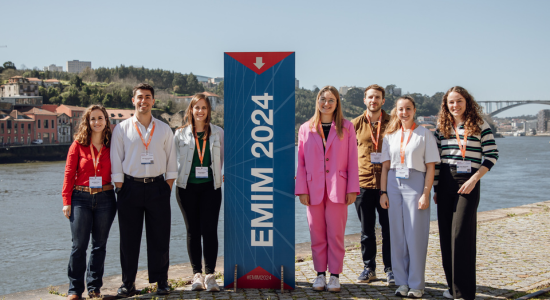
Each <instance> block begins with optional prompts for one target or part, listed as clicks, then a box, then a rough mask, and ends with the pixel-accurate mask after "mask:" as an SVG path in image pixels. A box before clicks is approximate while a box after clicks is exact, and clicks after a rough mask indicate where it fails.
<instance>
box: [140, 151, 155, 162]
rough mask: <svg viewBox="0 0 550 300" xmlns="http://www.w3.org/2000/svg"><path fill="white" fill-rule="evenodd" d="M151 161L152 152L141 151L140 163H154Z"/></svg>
mask: <svg viewBox="0 0 550 300" xmlns="http://www.w3.org/2000/svg"><path fill="white" fill-rule="evenodd" d="M154 163H155V162H154V161H153V154H147V153H141V164H142V165H150V164H154Z"/></svg>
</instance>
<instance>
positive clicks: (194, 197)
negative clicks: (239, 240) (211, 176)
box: [176, 181, 222, 274]
mask: <svg viewBox="0 0 550 300" xmlns="http://www.w3.org/2000/svg"><path fill="white" fill-rule="evenodd" d="M176 197H177V199H178V204H179V206H180V209H181V213H182V214H183V219H184V220H185V228H186V229H187V253H188V254H189V260H190V261H191V267H193V273H202V259H201V258H202V256H203V255H204V267H205V273H206V274H214V271H215V269H216V260H217V258H218V218H219V215H220V207H221V204H222V189H221V188H219V189H214V183H213V182H212V181H210V182H204V183H198V184H193V183H188V184H187V187H186V188H180V187H178V189H177V191H176ZM201 237H202V244H203V245H201ZM202 246H204V248H203V247H202Z"/></svg>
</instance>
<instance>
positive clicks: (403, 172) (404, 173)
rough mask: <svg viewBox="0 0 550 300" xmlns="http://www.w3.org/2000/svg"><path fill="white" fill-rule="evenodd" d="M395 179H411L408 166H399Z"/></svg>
mask: <svg viewBox="0 0 550 300" xmlns="http://www.w3.org/2000/svg"><path fill="white" fill-rule="evenodd" d="M395 177H397V178H401V179H409V168H407V166H406V165H399V166H397V168H396V169H395Z"/></svg>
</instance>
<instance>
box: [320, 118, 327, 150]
mask: <svg viewBox="0 0 550 300" xmlns="http://www.w3.org/2000/svg"><path fill="white" fill-rule="evenodd" d="M319 134H320V135H321V138H322V139H323V145H324V146H325V148H326V147H327V139H326V138H325V132H324V131H323V126H321V123H319Z"/></svg>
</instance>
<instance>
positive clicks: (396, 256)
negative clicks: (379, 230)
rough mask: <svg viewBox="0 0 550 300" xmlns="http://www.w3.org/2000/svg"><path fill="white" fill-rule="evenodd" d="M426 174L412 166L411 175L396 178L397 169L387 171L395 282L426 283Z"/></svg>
mask: <svg viewBox="0 0 550 300" xmlns="http://www.w3.org/2000/svg"><path fill="white" fill-rule="evenodd" d="M425 175H426V174H425V173H424V172H419V171H416V170H414V169H409V178H408V179H400V178H396V177H395V170H390V171H389V173H388V198H389V202H390V208H389V218H390V240H391V261H392V269H393V274H394V276H395V284H396V285H408V286H409V288H411V289H419V290H422V289H424V287H425V269H426V255H427V252H428V238H429V231H430V208H429V207H428V208H427V209H424V210H420V209H418V201H419V200H420V196H422V192H423V190H424V178H425Z"/></svg>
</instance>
